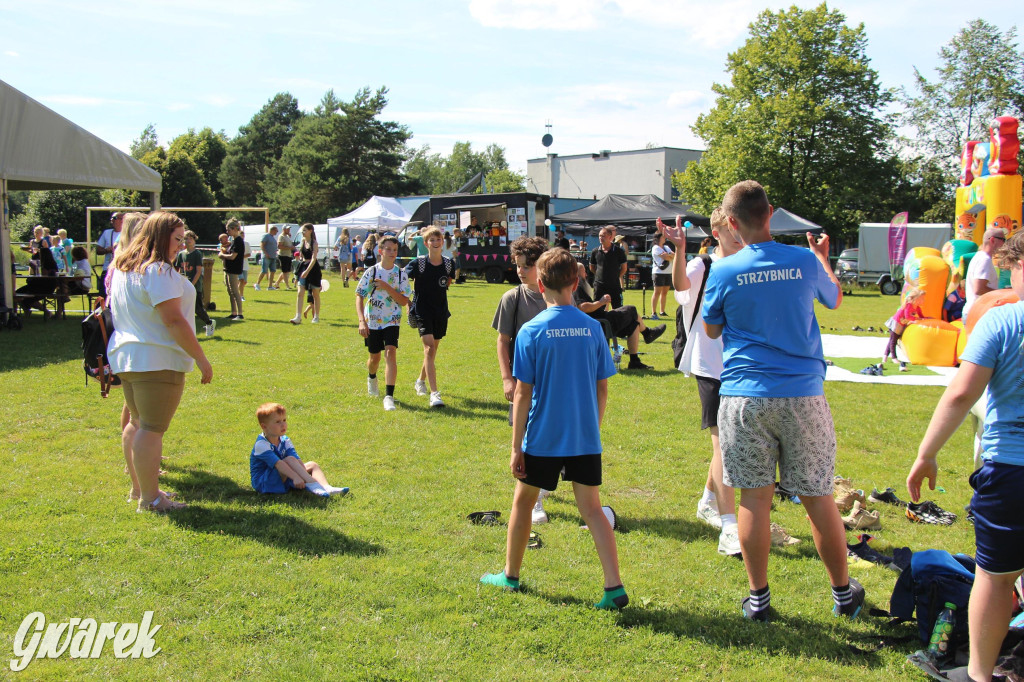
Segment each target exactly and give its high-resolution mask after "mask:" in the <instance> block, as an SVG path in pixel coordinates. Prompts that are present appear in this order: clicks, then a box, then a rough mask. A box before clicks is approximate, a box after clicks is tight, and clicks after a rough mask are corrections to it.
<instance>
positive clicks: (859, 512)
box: [843, 500, 882, 530]
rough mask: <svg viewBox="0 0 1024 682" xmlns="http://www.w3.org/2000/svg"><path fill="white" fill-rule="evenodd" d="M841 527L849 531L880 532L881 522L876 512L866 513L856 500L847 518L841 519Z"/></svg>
mask: <svg viewBox="0 0 1024 682" xmlns="http://www.w3.org/2000/svg"><path fill="white" fill-rule="evenodd" d="M843 525H844V526H846V528H847V529H849V530H880V529H881V528H882V522H881V520H880V518H879V514H878V512H876V511H868V510H867V509H865V508H864V506H863V505H862V504H861V503H860V500H857V501H856V502H854V503H853V509H852V510H851V511H850V514H849V516H844V517H843Z"/></svg>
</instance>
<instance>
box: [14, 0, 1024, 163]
mask: <svg viewBox="0 0 1024 682" xmlns="http://www.w3.org/2000/svg"><path fill="white" fill-rule="evenodd" d="M790 4H794V3H772V4H765V3H764V2H749V1H748V0H719V1H717V2H693V1H691V0H668V1H667V0H435V1H434V2H429V3H427V2H408V1H388V0H383V1H377V2H358V3H356V2H348V1H345V2H319V1H316V0H308V1H303V0H274V1H273V2H268V1H265V0H202V1H200V0H173V1H170V0H137V1H135V2H127V1H125V0H91V1H89V2H79V1H76V2H68V1H62V0H13V1H12V0H0V35H2V36H3V38H2V42H0V79H2V80H4V81H6V82H8V83H9V84H11V85H13V86H14V87H16V88H18V89H19V90H21V91H22V92H25V93H26V94H28V95H29V96H31V97H33V98H35V99H37V100H39V101H41V102H42V103H44V104H46V105H47V106H49V107H50V108H52V109H54V110H55V111H57V112H58V113H60V114H61V115H63V116H65V117H66V118H68V119H70V120H72V121H74V122H75V123H77V124H78V125H80V126H82V127H84V128H86V129H87V130H89V131H90V132H92V133H94V134H96V135H98V136H99V137H101V138H103V139H104V140H106V141H108V142H110V143H111V144H113V145H115V146H117V147H119V148H121V149H124V150H127V149H128V146H129V144H130V142H131V140H132V139H134V138H136V137H138V135H139V133H140V132H141V131H142V129H143V128H145V126H146V125H147V124H149V123H153V124H154V125H155V126H156V129H157V133H158V135H159V136H160V141H161V142H162V143H165V144H166V142H167V141H169V140H170V139H172V138H173V137H174V136H176V135H178V134H179V133H182V132H184V131H185V130H187V129H188V128H190V127H194V128H201V127H203V126H210V127H212V128H213V129H215V130H224V131H225V132H226V133H227V134H228V136H233V135H234V134H236V133H237V130H238V127H239V126H240V125H243V124H244V123H246V122H247V121H248V120H249V119H250V118H251V117H252V116H253V114H255V113H256V111H258V110H259V108H260V107H261V106H263V104H265V103H266V101H267V100H269V99H270V98H271V97H273V95H274V94H275V93H278V92H282V91H288V92H290V93H292V94H293V95H294V96H295V97H296V98H297V99H298V100H299V103H300V106H302V108H304V109H312V108H313V107H314V106H315V105H316V104H317V102H318V101H319V100H320V98H321V97H322V96H323V94H324V92H325V91H326V90H327V89H328V88H334V90H335V93H336V94H337V95H338V96H339V97H340V98H343V99H349V98H351V97H352V95H353V94H354V93H355V92H356V91H357V90H358V89H359V88H361V87H363V86H370V87H371V88H377V87H379V86H381V85H386V86H387V87H388V88H389V90H390V93H389V99H390V105H389V106H388V108H387V109H386V110H385V117H386V118H388V119H390V120H396V121H398V122H400V123H403V124H405V125H407V126H409V128H410V129H411V130H412V132H413V133H414V138H413V140H412V144H414V145H415V146H420V145H423V144H429V145H430V146H431V148H432V150H433V151H438V152H442V153H448V152H450V151H451V146H452V144H453V143H454V142H455V141H457V140H467V141H470V142H472V143H473V145H474V147H478V148H482V147H483V146H485V145H486V144H488V143H491V142H495V143H498V144H500V145H502V146H504V147H505V148H506V150H507V155H508V159H509V163H510V165H511V166H512V167H513V168H518V169H525V167H526V160H527V159H528V158H536V157H539V156H543V154H544V151H545V150H544V148H543V147H542V146H541V144H540V138H541V136H542V135H543V133H544V132H545V128H544V125H545V122H546V121H548V120H550V121H551V122H552V125H553V129H552V133H553V135H554V138H555V143H554V145H553V146H552V148H551V151H554V152H557V153H559V154H581V153H589V152H593V151H597V150H600V149H612V150H623V149H637V148H642V147H643V146H644V145H645V144H647V143H649V142H653V143H656V144H659V145H668V146H674V147H687V148H701V142H700V140H699V139H697V138H695V137H694V135H693V134H692V132H691V131H690V125H691V124H692V123H693V122H694V120H695V119H696V117H697V116H698V115H699V114H700V113H702V112H705V111H707V110H708V109H709V108H710V107H711V106H712V104H713V101H714V99H713V94H712V92H711V86H712V84H713V83H715V82H726V81H727V74H726V73H725V72H724V64H725V58H726V55H727V54H728V53H729V52H731V51H733V50H735V49H736V48H737V47H739V46H740V45H742V44H743V41H744V40H745V38H746V35H747V34H746V31H747V26H748V24H749V23H750V22H751V21H752V20H753V19H754V18H755V17H756V15H757V14H758V13H759V12H760V11H762V10H763V9H765V8H772V9H778V8H782V7H787V6H789V5H790ZM795 4H797V5H799V6H803V7H811V6H814V5H815V4H817V3H813V2H797V3H795ZM829 7H832V8H837V9H839V10H840V11H842V12H843V13H844V14H845V15H846V17H847V21H848V23H850V24H856V23H860V22H863V23H864V25H865V28H866V31H867V36H868V41H869V42H868V55H869V57H870V58H871V60H872V66H873V67H874V68H875V69H876V70H877V71H878V72H879V75H880V76H881V79H882V82H883V84H884V85H886V86H890V87H897V86H901V85H907V86H909V85H910V84H911V83H912V80H913V69H914V67H915V66H916V67H917V68H919V69H921V70H922V71H923V72H924V73H925V74H926V75H929V76H931V75H933V69H934V67H935V65H936V63H937V53H938V50H939V48H940V47H941V46H942V45H944V44H946V43H947V42H948V41H949V40H950V39H951V38H952V37H953V35H954V34H955V33H956V32H957V31H958V30H960V29H961V28H962V27H964V26H965V25H966V23H967V22H968V21H969V20H971V19H974V18H982V19H984V20H986V21H988V22H989V23H991V24H994V25H996V26H998V27H999V28H1000V29H1001V30H1003V31H1005V30H1006V29H1007V28H1009V27H1010V26H1018V27H1019V28H1024V3H1021V2H1019V0H1005V1H1004V2H991V1H988V0H978V1H975V2H970V3H968V2H950V1H947V0H938V1H932V2H926V1H919V0H896V1H893V0H888V1H884V2H883V1H881V0H861V1H859V2H853V1H842V2H833V3H830V4H829Z"/></svg>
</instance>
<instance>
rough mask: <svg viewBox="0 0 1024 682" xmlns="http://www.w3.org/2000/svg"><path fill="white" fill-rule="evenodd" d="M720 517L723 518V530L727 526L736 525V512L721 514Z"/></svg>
mask: <svg viewBox="0 0 1024 682" xmlns="http://www.w3.org/2000/svg"><path fill="white" fill-rule="evenodd" d="M719 518H720V519H722V529H723V530H724V529H725V527H726V526H735V525H736V515H735V514H721V515H720V516H719Z"/></svg>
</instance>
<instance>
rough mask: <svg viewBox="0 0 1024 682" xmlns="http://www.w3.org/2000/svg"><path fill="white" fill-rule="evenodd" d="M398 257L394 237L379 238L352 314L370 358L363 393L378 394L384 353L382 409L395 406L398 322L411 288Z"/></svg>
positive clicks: (396, 243)
mask: <svg viewBox="0 0 1024 682" xmlns="http://www.w3.org/2000/svg"><path fill="white" fill-rule="evenodd" d="M397 257H398V239H397V238H395V237H392V236H388V237H384V238H383V239H381V240H380V263H378V264H376V265H372V266H370V267H368V268H366V270H364V271H363V275H362V277H360V278H359V284H357V285H356V315H357V316H358V317H359V335H360V336H362V337H363V339H365V341H364V343H365V344H366V349H367V350H368V351H369V352H370V357H369V358H368V359H367V361H366V371H367V374H368V378H367V379H366V392H367V393H369V394H370V395H371V396H374V397H376V396H379V395H380V388H379V387H378V385H377V368H378V367H379V366H380V354H381V351H383V352H384V365H385V373H384V382H385V384H384V386H385V391H386V393H385V395H384V409H385V410H386V411H388V412H391V411H392V410H394V409H395V381H396V379H397V378H398V359H397V355H398V331H399V329H400V328H401V325H402V306H404V305H408V304H409V298H410V297H412V288H411V286H410V285H409V278H408V277H405V276H404V275H403V274H402V269H401V268H400V267H398V266H397V265H395V258H397Z"/></svg>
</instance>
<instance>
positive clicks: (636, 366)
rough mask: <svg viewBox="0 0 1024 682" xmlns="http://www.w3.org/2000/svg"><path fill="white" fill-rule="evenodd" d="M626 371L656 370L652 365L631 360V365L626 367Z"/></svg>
mask: <svg viewBox="0 0 1024 682" xmlns="http://www.w3.org/2000/svg"><path fill="white" fill-rule="evenodd" d="M626 369H654V367H652V366H650V365H645V364H644V363H643V362H641V361H640V360H636V361H635V362H634V361H633V360H630V361H629V364H627V365H626Z"/></svg>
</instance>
